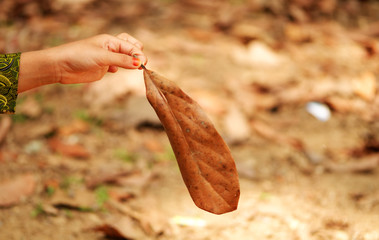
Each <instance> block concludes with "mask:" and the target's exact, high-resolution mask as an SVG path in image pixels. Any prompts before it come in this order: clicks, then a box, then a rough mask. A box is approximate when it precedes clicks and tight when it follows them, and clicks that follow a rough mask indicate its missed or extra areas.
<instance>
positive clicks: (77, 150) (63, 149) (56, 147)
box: [48, 138, 90, 159]
mask: <svg viewBox="0 0 379 240" xmlns="http://www.w3.org/2000/svg"><path fill="white" fill-rule="evenodd" d="M48 143H49V147H50V148H51V150H53V151H54V152H57V153H60V154H62V155H65V156H68V157H73V158H80V159H87V158H89V157H90V153H89V152H88V150H87V149H86V148H85V147H84V146H82V145H80V144H67V143H65V142H63V141H62V140H61V139H59V138H52V139H50V140H49V142H48Z"/></svg>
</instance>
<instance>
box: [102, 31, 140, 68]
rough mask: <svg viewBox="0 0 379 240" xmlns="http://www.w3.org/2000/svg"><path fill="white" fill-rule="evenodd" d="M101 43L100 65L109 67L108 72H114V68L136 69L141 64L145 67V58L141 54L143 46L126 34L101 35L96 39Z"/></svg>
mask: <svg viewBox="0 0 379 240" xmlns="http://www.w3.org/2000/svg"><path fill="white" fill-rule="evenodd" d="M98 39H99V40H100V41H101V44H102V46H103V49H105V51H104V52H102V54H101V55H102V57H101V59H103V60H102V61H101V62H102V64H105V65H108V66H110V68H109V69H108V71H109V72H114V71H115V70H116V68H115V67H122V68H128V69H137V68H140V67H141V64H144V65H146V63H147V58H146V56H145V54H144V53H143V51H142V49H143V44H142V43H141V42H140V41H138V40H137V39H135V38H134V37H132V36H130V35H129V34H127V33H121V34H119V35H117V37H115V36H111V35H106V34H104V35H101V36H99V38H98Z"/></svg>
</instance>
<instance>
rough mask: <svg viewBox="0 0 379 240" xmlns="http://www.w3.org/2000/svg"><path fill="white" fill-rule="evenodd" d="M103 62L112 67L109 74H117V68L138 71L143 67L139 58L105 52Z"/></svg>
mask: <svg viewBox="0 0 379 240" xmlns="http://www.w3.org/2000/svg"><path fill="white" fill-rule="evenodd" d="M102 62H103V63H104V64H105V65H108V66H110V67H109V69H108V72H116V71H117V67H122V68H126V69H138V68H140V67H141V64H142V61H141V60H140V59H138V58H134V57H131V56H129V55H126V54H123V53H116V52H110V51H105V52H104V55H103V60H102Z"/></svg>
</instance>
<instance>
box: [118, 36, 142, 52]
mask: <svg viewBox="0 0 379 240" xmlns="http://www.w3.org/2000/svg"><path fill="white" fill-rule="evenodd" d="M117 37H118V38H119V39H122V40H124V41H126V42H130V43H131V44H133V45H135V46H136V47H138V48H139V49H140V50H141V51H142V50H143V44H142V43H141V42H140V41H138V40H137V39H135V38H134V37H132V36H130V35H129V34H127V33H120V34H119V35H117Z"/></svg>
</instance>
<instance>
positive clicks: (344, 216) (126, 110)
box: [0, 0, 379, 240]
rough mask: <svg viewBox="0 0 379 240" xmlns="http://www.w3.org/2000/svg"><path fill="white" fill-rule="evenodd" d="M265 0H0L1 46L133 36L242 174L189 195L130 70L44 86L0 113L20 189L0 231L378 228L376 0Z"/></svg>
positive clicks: (4, 210)
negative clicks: (211, 209) (222, 204)
mask: <svg viewBox="0 0 379 240" xmlns="http://www.w3.org/2000/svg"><path fill="white" fill-rule="evenodd" d="M272 2H273V3H272V4H271V5H270V4H268V3H263V2H261V1H222V0H218V1H195V0H194V1H189V0H182V1H163V0H162V1H154V2H150V1H121V0H112V1H96V0H81V1H77V2H75V3H73V2H71V1H63V0H59V1H58V0H56V1H34V2H28V1H4V3H0V6H1V7H3V8H2V9H13V10H9V11H5V10H3V11H2V12H1V14H0V20H1V21H0V49H1V52H15V51H30V50H36V49H40V48H45V47H49V46H54V45H58V44H62V43H65V42H69V41H73V40H76V39H82V38H85V37H89V36H92V35H94V34H98V33H108V34H117V33H120V32H128V33H130V34H131V35H133V36H135V37H136V38H138V39H140V40H141V41H142V42H143V43H144V46H145V53H146V55H147V56H148V58H149V63H148V64H147V67H148V68H150V69H153V70H155V71H157V72H159V73H160V74H161V75H164V76H166V77H167V78H169V79H171V80H173V81H175V82H176V83H177V84H178V85H179V86H180V87H181V88H182V89H183V90H184V91H185V92H187V93H188V94H189V95H190V96H191V97H192V98H193V99H195V100H196V101H198V102H199V104H200V105H201V106H202V107H203V108H204V110H205V111H206V112H207V114H208V115H209V117H210V118H211V119H212V121H213V122H214V124H215V126H216V128H217V129H218V130H219V132H220V134H221V135H222V136H223V137H224V139H225V141H226V142H227V143H228V145H229V147H230V149H231V152H232V154H233V156H234V159H235V162H236V165H237V168H238V172H239V178H240V187H241V197H240V202H239V207H238V209H237V210H236V211H234V212H232V213H228V214H224V215H213V214H210V213H207V212H205V211H203V210H201V209H198V208H197V207H196V206H195V205H194V203H193V202H192V200H191V198H190V195H189V194H188V191H187V189H186V188H185V185H184V183H183V181H182V179H181V175H180V172H179V169H178V166H177V163H176V160H175V157H174V155H173V152H172V150H171V147H170V144H169V141H168V139H167V137H166V134H165V132H164V130H163V128H162V126H161V125H160V122H159V120H158V119H157V117H156V116H155V113H154V111H153V110H152V108H151V107H150V106H149V104H148V102H147V100H146V98H145V96H144V94H145V92H144V91H145V89H144V84H143V76H142V71H128V70H119V72H117V73H115V74H107V75H106V76H105V77H104V79H103V80H101V81H98V82H96V83H91V84H88V85H75V86H67V85H50V86H44V87H42V88H39V89H36V90H33V91H30V92H27V93H23V94H20V95H19V98H18V104H17V109H16V112H17V113H16V114H15V115H4V116H1V123H0V132H2V131H3V129H7V128H6V123H7V122H11V127H10V130H8V131H7V132H6V135H5V137H4V138H3V139H2V140H1V141H2V143H1V158H0V183H4V182H8V183H9V182H13V183H15V182H17V181H20V182H21V184H18V185H14V186H15V187H14V191H18V190H19V191H21V192H22V191H23V187H25V186H26V185H28V184H27V183H29V184H30V185H31V189H32V191H31V192H28V191H26V192H25V194H24V195H25V196H23V197H22V199H21V200H20V201H17V202H14V203H13V204H11V206H6V207H4V206H3V207H1V208H0V239H20V240H21V239H33V240H34V239H38V240H47V239H57V240H59V239H65V240H70V239H72V240H79V239H99V240H100V239H204V240H205V239H262V240H263V239H299V240H307V239H315V240H316V239H317V240H319V239H335V240H345V239H346V240H348V239H351V240H353V239H354V240H360V239H362V240H374V239H379V169H378V166H379V153H378V152H379V124H378V123H377V121H376V120H377V119H378V117H379V110H378V109H379V106H378V105H379V98H378V96H377V88H378V80H379V78H378V76H379V75H378V74H379V31H378V29H379V24H378V23H379V19H378V18H377V14H375V9H379V4H378V3H376V2H375V1H350V2H349V4H347V3H346V4H343V5H338V4H341V3H340V1H326V0H325V1H321V2H323V3H325V5H326V6H329V5H327V3H329V4H331V5H330V6H329V8H327V7H325V6H324V5H322V6H324V7H322V6H318V5H317V6H314V5H312V2H313V4H314V1H288V2H289V3H288V4H289V6H287V5H286V6H284V5H285V4H282V5H283V6H282V5H280V3H281V1H272ZM274 2H275V3H277V5H275V4H274ZM299 2H303V4H305V3H304V2H308V5H301V4H300V3H299ZM316 2H317V1H316ZM333 2H334V4H336V5H333ZM290 3H291V4H292V5H291V4H290ZM309 4H310V5H309ZM354 4H356V5H354ZM350 5H351V6H350ZM333 6H334V7H333ZM14 9H18V11H15V10H14ZM314 9H316V10H317V9H318V11H316V10H314ZM376 13H377V12H376ZM310 102H317V103H318V104H320V105H321V106H323V107H324V108H326V109H329V111H330V113H331V115H330V118H328V119H327V120H326V121H321V120H319V119H317V118H316V117H314V116H312V115H311V114H310V113H309V112H308V111H307V104H309V103H310ZM9 120H11V121H9ZM0 135H1V134H0ZM25 179H26V180H25ZM23 181H25V182H23ZM0 185H1V184H0ZM7 194H10V193H7V192H0V195H3V196H5V195H7Z"/></svg>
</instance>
